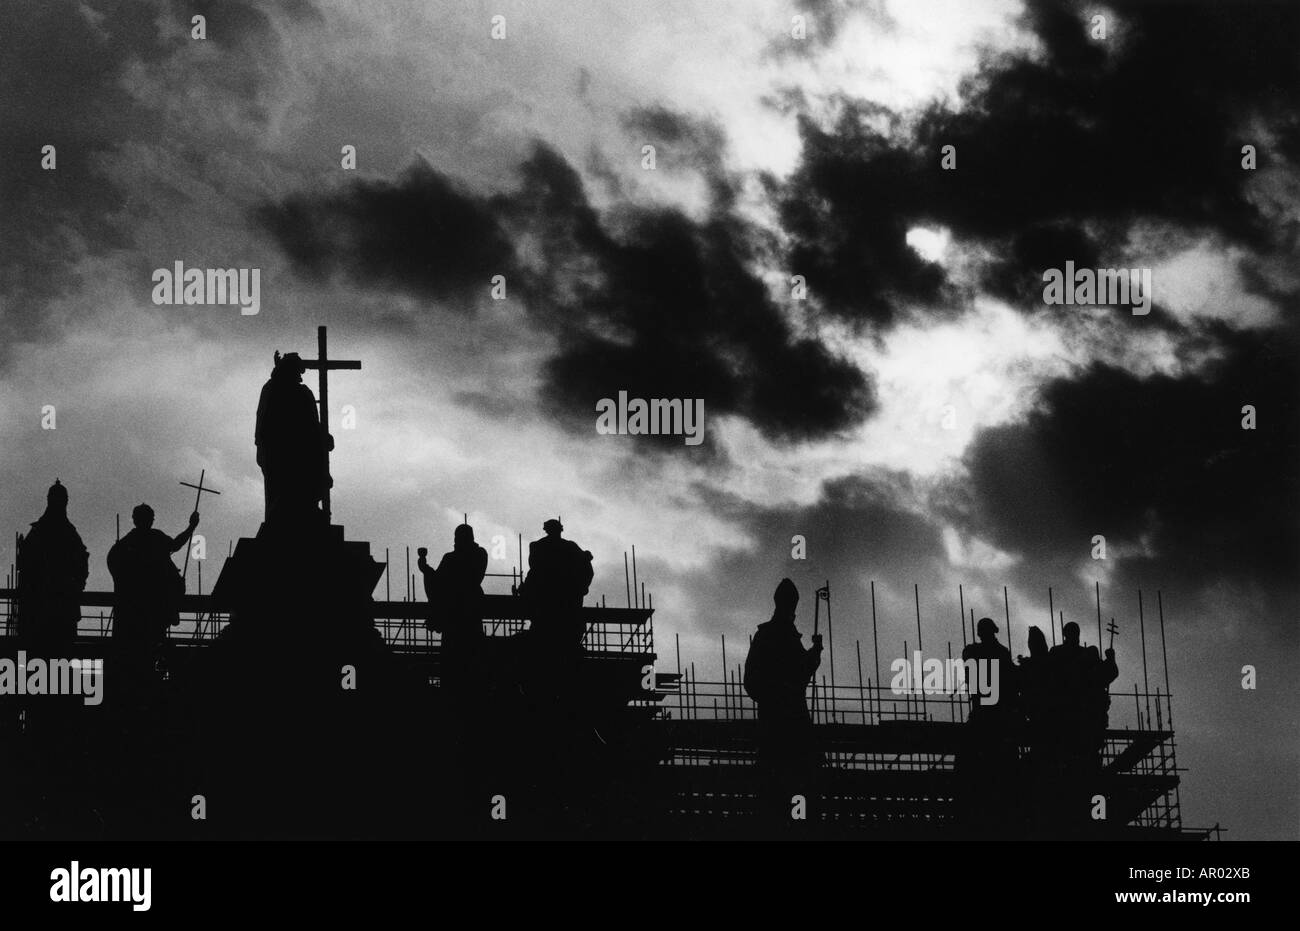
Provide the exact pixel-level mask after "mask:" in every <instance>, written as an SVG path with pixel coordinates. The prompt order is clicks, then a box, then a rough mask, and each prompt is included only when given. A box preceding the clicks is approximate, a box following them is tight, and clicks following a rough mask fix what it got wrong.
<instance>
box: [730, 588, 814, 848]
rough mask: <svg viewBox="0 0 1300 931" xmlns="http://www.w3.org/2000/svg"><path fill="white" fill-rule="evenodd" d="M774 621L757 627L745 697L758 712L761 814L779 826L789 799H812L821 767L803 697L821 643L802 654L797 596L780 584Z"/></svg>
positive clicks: (775, 596)
mask: <svg viewBox="0 0 1300 931" xmlns="http://www.w3.org/2000/svg"><path fill="white" fill-rule="evenodd" d="M772 600H773V602H775V609H774V610H773V612H772V619H771V620H769V621H767V622H766V623H763V624H759V625H758V630H757V631H756V632H755V633H754V638H753V641H752V642H751V643H750V647H749V655H748V656H746V657H745V678H744V684H745V691H746V692H747V693H748V694H749V697H750V698H752V699H753V700H754V703H755V704H756V705H757V706H758V765H759V771H760V780H761V784H762V788H761V790H760V791H761V794H762V796H763V808H764V809H766V813H767V814H768V815H769V816H770V817H772V818H774V819H779V820H781V821H782V822H783V823H784V822H786V821H788V819H789V813H790V810H791V798H792V797H793V796H794V795H796V794H798V795H803V796H804V798H805V799H806V800H809V801H810V802H811V800H812V799H813V796H814V790H815V785H814V779H815V777H816V772H817V767H818V766H819V765H820V764H821V753H820V751H819V750H818V749H817V740H816V735H815V733H814V731H813V724H812V719H811V718H810V717H809V716H808V705H807V703H806V701H805V693H806V691H807V688H808V683H809V682H810V681H811V680H812V677H813V674H814V673H816V672H817V667H818V666H820V665H821V661H822V638H821V635H820V634H813V637H812V646H811V647H809V648H807V649H804V646H803V638H802V636H801V635H800V633H799V631H798V629H796V628H795V626H794V615H795V608H796V607H798V605H799V590H798V589H797V588H795V585H794V583H793V582H791V581H790V580H789V579H782V580H781V582H780V584H779V585H777V587H776V591H775V593H773V595H772Z"/></svg>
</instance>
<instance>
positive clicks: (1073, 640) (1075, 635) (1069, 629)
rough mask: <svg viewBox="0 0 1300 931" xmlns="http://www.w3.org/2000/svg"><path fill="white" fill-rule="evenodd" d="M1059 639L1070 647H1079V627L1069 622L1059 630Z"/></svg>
mask: <svg viewBox="0 0 1300 931" xmlns="http://www.w3.org/2000/svg"><path fill="white" fill-rule="evenodd" d="M1061 637H1062V638H1063V639H1064V640H1065V642H1066V643H1068V644H1070V645H1071V646H1078V645H1079V625H1078V624H1076V623H1074V621H1071V622H1070V623H1068V624H1066V625H1065V626H1064V627H1062V628H1061Z"/></svg>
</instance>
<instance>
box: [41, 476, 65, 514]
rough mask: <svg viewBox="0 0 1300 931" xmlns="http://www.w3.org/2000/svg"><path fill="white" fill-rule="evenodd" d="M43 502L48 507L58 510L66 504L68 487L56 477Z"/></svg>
mask: <svg viewBox="0 0 1300 931" xmlns="http://www.w3.org/2000/svg"><path fill="white" fill-rule="evenodd" d="M45 503H46V504H48V505H49V506H50V507H54V508H59V509H60V510H62V509H65V508H67V506H68V489H66V488H64V487H63V483H62V482H60V481H59V480H58V479H57V478H56V479H55V480H54V484H53V485H51V486H50V490H49V491H48V492H46V494H45Z"/></svg>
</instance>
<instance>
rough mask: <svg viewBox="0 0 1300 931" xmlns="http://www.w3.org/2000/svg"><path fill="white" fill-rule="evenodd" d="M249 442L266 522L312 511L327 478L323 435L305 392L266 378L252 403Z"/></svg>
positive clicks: (292, 384)
mask: <svg viewBox="0 0 1300 931" xmlns="http://www.w3.org/2000/svg"><path fill="white" fill-rule="evenodd" d="M255 440H256V443H257V464H258V465H260V466H261V467H262V476H263V479H264V482H265V487H266V520H267V521H268V522H271V521H276V520H280V519H282V518H284V519H290V520H292V519H294V518H303V517H304V516H306V515H309V514H310V512H313V511H316V512H318V506H319V504H320V502H321V500H322V499H323V498H324V497H325V491H326V483H327V481H328V478H327V471H326V458H325V457H326V450H325V437H324V434H323V432H322V430H321V424H320V417H319V415H318V413H317V406H316V398H315V396H314V395H313V394H312V393H311V389H310V388H308V387H307V386H306V385H304V384H301V383H299V382H290V381H283V380H280V379H276V378H271V379H270V380H268V381H267V383H266V384H265V385H263V386H262V395H261V398H260V399H259V400H258V403H257V428H256V435H255ZM318 513H319V512H318Z"/></svg>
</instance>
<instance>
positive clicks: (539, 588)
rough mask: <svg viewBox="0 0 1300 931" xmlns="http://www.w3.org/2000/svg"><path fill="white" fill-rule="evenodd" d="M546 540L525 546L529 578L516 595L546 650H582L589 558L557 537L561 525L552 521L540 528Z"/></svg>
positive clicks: (573, 545)
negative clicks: (523, 601) (524, 603)
mask: <svg viewBox="0 0 1300 931" xmlns="http://www.w3.org/2000/svg"><path fill="white" fill-rule="evenodd" d="M542 530H543V531H545V532H546V536H545V537H543V538H542V539H540V540H534V541H533V542H532V543H529V544H528V577H527V578H525V579H524V582H523V585H521V586H520V588H519V594H520V595H522V596H523V597H524V598H525V599H527V600H528V602H529V605H530V607H531V609H532V615H533V626H532V630H533V632H534V634H535V636H536V637H537V638H539V639H540V640H542V641H544V642H545V643H546V644H547V645H548V646H554V647H557V648H568V649H571V650H578V651H580V650H581V647H582V638H583V635H584V634H585V633H586V625H585V624H583V622H582V620H581V615H580V611H581V608H582V599H583V597H584V596H585V595H586V594H587V590H588V589H589V588H590V587H591V580H592V578H593V577H594V574H595V573H594V570H593V569H592V555H591V553H590V552H588V551H587V550H584V549H583V548H582V547H580V546H579V545H578V544H576V543H574V542H573V541H572V540H565V539H564V538H563V537H561V536H560V534H561V533H563V532H564V525H563V524H561V523H560V522H559V521H558V520H555V519H554V518H552V519H551V520H548V521H546V523H544V524H542Z"/></svg>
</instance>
